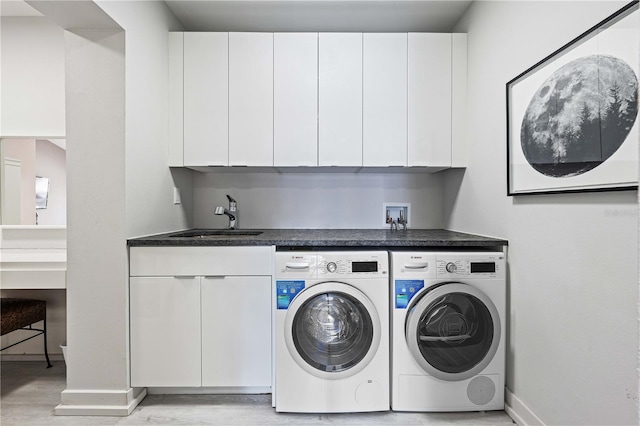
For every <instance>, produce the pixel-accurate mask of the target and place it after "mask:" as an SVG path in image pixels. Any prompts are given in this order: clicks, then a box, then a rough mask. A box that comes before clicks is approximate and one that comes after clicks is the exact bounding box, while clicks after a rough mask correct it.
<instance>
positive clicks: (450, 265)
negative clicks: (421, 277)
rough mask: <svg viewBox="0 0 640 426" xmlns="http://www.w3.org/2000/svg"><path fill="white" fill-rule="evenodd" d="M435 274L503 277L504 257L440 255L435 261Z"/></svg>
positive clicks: (441, 275) (499, 255)
mask: <svg viewBox="0 0 640 426" xmlns="http://www.w3.org/2000/svg"><path fill="white" fill-rule="evenodd" d="M436 274H437V276H438V277H439V278H440V277H471V276H473V277H486V278H495V277H500V276H504V255H503V254H502V253H499V254H498V253H496V254H495V255H493V254H491V255H489V254H487V255H472V256H470V255H469V254H466V255H465V256H464V257H458V256H455V255H450V256H446V255H441V256H437V259H436Z"/></svg>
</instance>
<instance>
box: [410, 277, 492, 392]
mask: <svg viewBox="0 0 640 426" xmlns="http://www.w3.org/2000/svg"><path fill="white" fill-rule="evenodd" d="M405 337H406V340H407V345H408V347H409V351H410V352H411V355H412V356H413V357H414V358H415V360H416V361H417V362H418V364H419V365H420V366H421V367H422V368H423V369H424V370H425V372H427V373H428V374H430V375H432V376H434V377H437V378H439V379H442V380H449V381H456V380H465V379H468V378H471V377H473V376H475V375H477V374H478V373H479V372H481V371H482V370H483V369H484V368H485V367H486V366H487V365H489V363H490V362H491V360H492V359H493V357H494V355H495V353H496V351H497V350H498V343H499V342H500V317H499V315H498V311H497V309H496V307H495V305H494V304H493V302H492V301H491V299H490V298H489V297H488V296H487V295H485V294H484V293H483V292H482V291H480V290H478V289H477V288H475V287H473V286H470V285H467V284H461V283H445V284H443V285H440V286H437V287H434V288H433V289H431V290H426V291H425V292H423V294H422V296H421V297H420V298H418V299H417V300H416V301H415V302H414V303H413V304H412V305H411V306H410V307H409V310H408V314H407V320H406V323H405Z"/></svg>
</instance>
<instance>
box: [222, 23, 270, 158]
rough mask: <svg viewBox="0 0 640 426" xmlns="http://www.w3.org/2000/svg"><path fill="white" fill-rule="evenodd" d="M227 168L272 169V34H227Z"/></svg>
mask: <svg viewBox="0 0 640 426" xmlns="http://www.w3.org/2000/svg"><path fill="white" fill-rule="evenodd" d="M229 165H230V166H273V33H229Z"/></svg>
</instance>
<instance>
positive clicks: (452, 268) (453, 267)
mask: <svg viewBox="0 0 640 426" xmlns="http://www.w3.org/2000/svg"><path fill="white" fill-rule="evenodd" d="M444 268H445V269H446V270H447V272H449V273H450V274H452V273H454V272H455V271H456V270H457V269H458V267H457V266H456V264H455V263H453V262H449V263H447V266H445V267H444Z"/></svg>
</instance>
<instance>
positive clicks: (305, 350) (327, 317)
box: [292, 292, 373, 372]
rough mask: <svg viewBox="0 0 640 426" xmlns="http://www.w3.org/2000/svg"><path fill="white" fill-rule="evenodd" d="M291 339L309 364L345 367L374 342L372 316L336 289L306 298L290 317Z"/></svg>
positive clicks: (333, 368)
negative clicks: (291, 323) (291, 317)
mask: <svg viewBox="0 0 640 426" xmlns="http://www.w3.org/2000/svg"><path fill="white" fill-rule="evenodd" d="M292 333H293V343H294V345H295V347H296V350H297V351H298V353H299V354H300V356H301V357H302V359H304V360H305V361H306V362H307V363H308V364H309V365H311V366H312V367H314V368H316V369H318V370H321V371H334V372H339V371H343V370H347V369H349V368H351V367H353V366H354V365H356V364H357V363H359V362H360V361H362V359H363V358H364V357H365V356H366V355H367V352H368V351H369V348H370V347H371V343H372V342H373V324H372V323H371V316H370V315H369V313H368V312H367V310H366V309H365V308H364V306H363V305H362V303H360V302H359V301H358V300H356V299H355V298H353V297H352V296H349V295H348V294H344V293H339V292H329V293H323V294H319V295H317V296H315V297H313V298H312V299H309V300H307V301H306V302H305V303H304V304H303V305H302V306H301V307H300V310H299V311H298V312H297V313H296V315H295V317H294V319H293V329H292Z"/></svg>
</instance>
